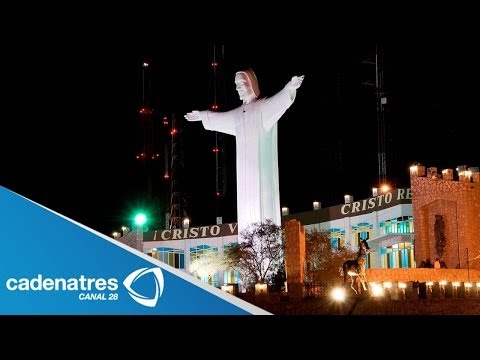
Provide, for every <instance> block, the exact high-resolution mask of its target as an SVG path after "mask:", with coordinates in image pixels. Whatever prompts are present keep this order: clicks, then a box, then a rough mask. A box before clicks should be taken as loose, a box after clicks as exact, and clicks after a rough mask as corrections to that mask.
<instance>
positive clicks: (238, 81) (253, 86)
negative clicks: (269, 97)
mask: <svg viewBox="0 0 480 360" xmlns="http://www.w3.org/2000/svg"><path fill="white" fill-rule="evenodd" d="M235 85H236V89H237V92H238V96H239V97H240V100H242V101H243V103H244V104H248V103H250V102H252V101H253V100H255V99H256V98H258V96H259V95H260V88H259V87H258V81H257V76H256V75H255V73H254V72H253V70H252V69H246V70H242V71H238V72H237V73H236V74H235Z"/></svg>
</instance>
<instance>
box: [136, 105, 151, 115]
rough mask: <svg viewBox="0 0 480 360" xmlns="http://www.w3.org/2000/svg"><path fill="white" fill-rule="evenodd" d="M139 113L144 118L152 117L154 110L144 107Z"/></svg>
mask: <svg viewBox="0 0 480 360" xmlns="http://www.w3.org/2000/svg"><path fill="white" fill-rule="evenodd" d="M138 113H139V114H140V115H142V116H149V115H152V109H150V108H149V107H142V108H140V110H138Z"/></svg>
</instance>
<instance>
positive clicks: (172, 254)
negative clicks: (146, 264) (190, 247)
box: [152, 247, 185, 269]
mask: <svg viewBox="0 0 480 360" xmlns="http://www.w3.org/2000/svg"><path fill="white" fill-rule="evenodd" d="M152 257H154V258H155V259H158V260H160V261H161V262H164V263H165V264H168V265H170V266H173V267H174V268H176V269H185V253H184V251H183V250H178V249H173V248H166V247H160V248H157V249H154V250H153V251H152Z"/></svg>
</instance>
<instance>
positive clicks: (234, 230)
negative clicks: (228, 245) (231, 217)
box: [143, 224, 238, 241]
mask: <svg viewBox="0 0 480 360" xmlns="http://www.w3.org/2000/svg"><path fill="white" fill-rule="evenodd" d="M237 234H238V227H237V224H221V225H212V226H199V227H190V228H185V229H171V230H161V231H159V230H155V231H148V232H146V233H145V234H144V235H143V240H144V241H155V240H184V239H200V238H211V237H221V236H231V235H237Z"/></svg>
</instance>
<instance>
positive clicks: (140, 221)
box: [134, 213, 147, 250]
mask: <svg viewBox="0 0 480 360" xmlns="http://www.w3.org/2000/svg"><path fill="white" fill-rule="evenodd" d="M146 222H147V216H146V215H145V214H144V213H138V214H137V215H135V219H134V223H135V227H136V230H137V231H136V233H135V246H136V248H137V250H143V245H142V243H143V225H144V224H145V223H146Z"/></svg>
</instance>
